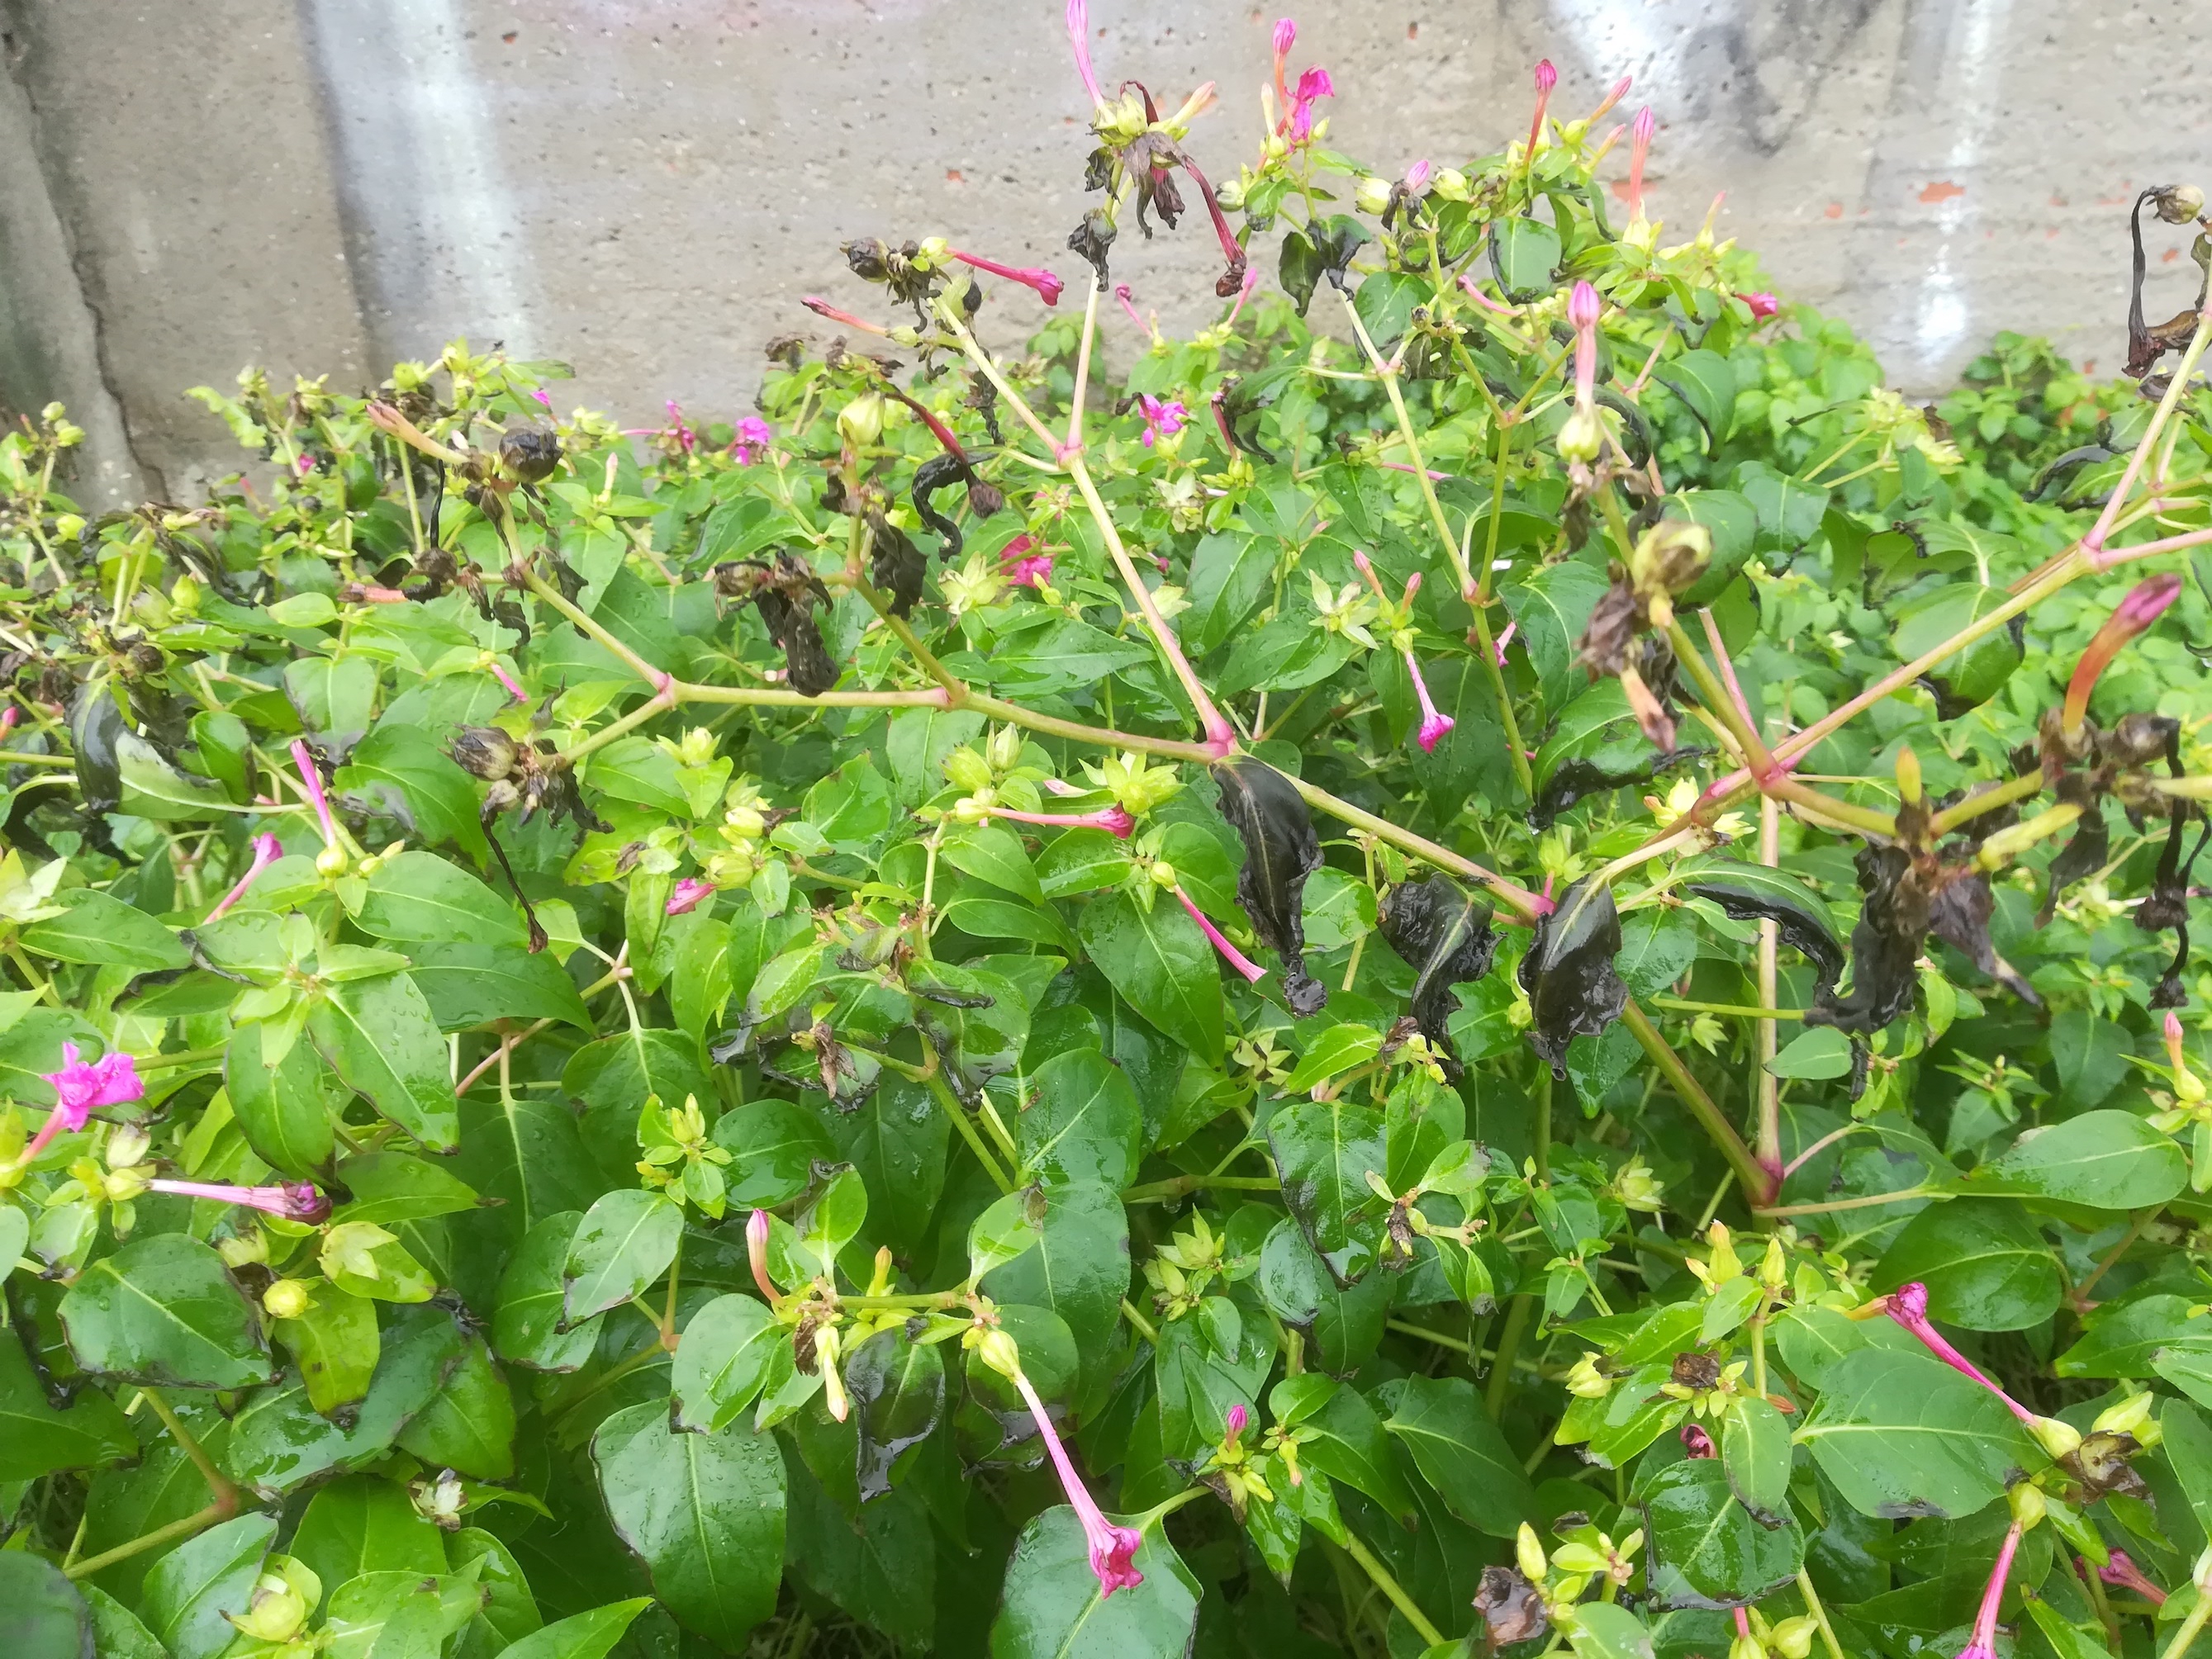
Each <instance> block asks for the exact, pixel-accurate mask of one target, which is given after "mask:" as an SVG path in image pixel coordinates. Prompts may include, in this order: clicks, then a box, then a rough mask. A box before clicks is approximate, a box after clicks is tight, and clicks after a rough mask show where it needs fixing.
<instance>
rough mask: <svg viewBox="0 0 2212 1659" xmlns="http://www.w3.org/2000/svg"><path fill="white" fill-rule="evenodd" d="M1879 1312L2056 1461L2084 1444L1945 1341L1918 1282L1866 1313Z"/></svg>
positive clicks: (2072, 1431)
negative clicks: (1993, 1401)
mask: <svg viewBox="0 0 2212 1659" xmlns="http://www.w3.org/2000/svg"><path fill="white" fill-rule="evenodd" d="M1873 1310H1881V1311H1883V1312H1886V1313H1887V1314H1888V1315H1889V1316H1890V1318H1892V1319H1893V1320H1894V1321H1895V1322H1897V1323H1898V1324H1899V1325H1902V1326H1903V1327H1904V1328H1905V1329H1906V1330H1908V1331H1911V1333H1912V1334H1913V1335H1915V1336H1917V1337H1918V1338H1919V1339H1920V1340H1921V1343H1922V1345H1923V1346H1925V1347H1926V1348H1927V1350H1928V1352H1930V1353H1932V1354H1934V1355H1935V1356H1936V1358H1938V1359H1940V1360H1942V1362H1943V1363H1944V1364H1947V1365H1948V1366H1949V1367H1950V1368H1951V1369H1952V1370H1954V1371H1957V1372H1958V1373H1959V1374H1960V1376H1970V1377H1972V1378H1973V1380H1974V1381H1975V1382H1977V1383H1980V1384H1981V1385H1982V1386H1983V1387H1984V1388H1985V1389H1988V1390H1989V1391H1990V1393H1991V1394H1993V1395H1996V1397H1997V1398H1998V1399H1999V1400H2001V1401H2003V1402H2004V1407H2005V1409H2006V1410H2007V1411H2008V1412H2010V1413H2012V1414H2013V1415H2014V1416H2015V1418H2017V1419H2019V1420H2020V1423H2021V1426H2022V1427H2023V1428H2025V1429H2027V1431H2028V1432H2029V1433H2030V1434H2032V1435H2033V1436H2034V1437H2036V1439H2037V1441H2038V1442H2039V1443H2041V1445H2042V1447H2043V1449H2045V1451H2047V1452H2049V1453H2050V1454H2051V1455H2052V1456H2053V1457H2063V1456H2065V1455H2067V1454H2068V1453H2069V1452H2070V1451H2072V1450H2073V1449H2075V1447H2077V1446H2079V1445H2080V1444H2081V1433H2080V1431H2077V1430H2076V1429H2075V1427H2074V1426H2073V1425H2071V1424H2069V1423H2063V1422H2061V1421H2059V1419H2057V1418H2055V1417H2038V1416H2037V1415H2036V1414H2035V1413H2033V1412H2032V1411H2030V1410H2028V1408H2027V1407H2025V1406H2023V1405H2021V1403H2020V1401H2017V1400H2015V1399H2014V1398H2013V1397H2012V1396H2011V1395H2008V1394H2007V1393H2006V1392H2005V1391H2004V1390H2003V1389H2001V1388H1999V1387H1998V1386H1997V1385H1996V1382H1995V1381H1993V1380H1992V1379H1991V1378H1990V1376H1987V1375H1986V1374H1985V1373H1984V1371H1983V1370H1982V1369H1981V1368H1980V1367H1979V1366H1978V1365H1977V1364H1974V1362H1973V1361H1972V1360H1971V1359H1969V1358H1966V1355H1964V1354H1962V1353H1960V1352H1959V1351H1958V1350H1957V1349H1956V1348H1954V1347H1953V1346H1951V1345H1950V1343H1948V1341H1946V1340H1944V1339H1943V1336H1942V1333H1941V1332H1939V1331H1938V1330H1936V1328H1935V1326H1933V1325H1932V1324H1930V1323H1929V1320H1928V1287H1927V1285H1923V1284H1921V1283H1920V1282H1919V1281H1918V1280H1917V1279H1916V1280H1915V1281H1914V1282H1913V1283H1911V1284H1910V1285H1899V1286H1898V1287H1897V1288H1896V1289H1895V1290H1893V1291H1891V1292H1890V1293H1889V1294H1888V1295H1887V1296H1886V1297H1882V1298H1881V1301H1879V1302H1877V1303H1874V1304H1869V1309H1868V1310H1866V1311H1869V1312H1871V1311H1873Z"/></svg>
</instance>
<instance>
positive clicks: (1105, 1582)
mask: <svg viewBox="0 0 2212 1659" xmlns="http://www.w3.org/2000/svg"><path fill="white" fill-rule="evenodd" d="M1079 3H1080V0H1073V3H1072V5H1071V9H1073V4H1079ZM1013 1383H1014V1386H1015V1387H1016V1388H1017V1389H1020V1390H1021V1394H1022V1400H1023V1402H1024V1404H1026V1405H1027V1406H1028V1407H1029V1408H1030V1416H1031V1417H1033V1418H1035V1419H1036V1425H1037V1432H1038V1434H1040V1435H1042V1437H1044V1449H1045V1450H1046V1451H1048V1453H1050V1454H1051V1455H1052V1466H1053V1468H1054V1469H1056V1470H1058V1471H1059V1474H1060V1490H1061V1491H1062V1492H1066V1494H1067V1503H1068V1507H1069V1508H1071V1509H1073V1510H1074V1511H1075V1518H1076V1519H1077V1520H1079V1521H1080V1522H1082V1523H1083V1535H1084V1536H1085V1538H1086V1539H1088V1540H1090V1541H1091V1571H1092V1572H1093V1573H1095V1574H1097V1578H1098V1594H1099V1595H1100V1596H1101V1598H1103V1597H1105V1596H1109V1595H1112V1594H1113V1593H1114V1592H1115V1590H1118V1589H1136V1588H1137V1586H1138V1585H1139V1584H1141V1583H1144V1582H1145V1575H1144V1574H1142V1573H1141V1572H1139V1571H1137V1569H1136V1567H1135V1566H1134V1565H1133V1564H1132V1558H1133V1557H1134V1556H1135V1554H1136V1553H1137V1547H1138V1546H1139V1544H1141V1543H1143V1542H1144V1541H1145V1539H1144V1534H1142V1533H1140V1532H1139V1531H1138V1530H1137V1529H1136V1528H1134V1527H1117V1526H1115V1524H1114V1523H1113V1522H1110V1521H1109V1520H1108V1519H1107V1518H1106V1516H1105V1512H1104V1511H1103V1510H1101V1509H1100V1508H1099V1507H1098V1504H1097V1501H1096V1500H1095V1499H1093V1498H1092V1497H1091V1493H1090V1491H1089V1489H1088V1488H1086V1487H1085V1486H1084V1484H1083V1477H1082V1476H1081V1475H1079V1474H1077V1473H1076V1472H1075V1465H1074V1464H1073V1462H1071V1461H1069V1458H1068V1455H1067V1448H1066V1447H1065V1446H1063V1445H1061V1444H1060V1433H1059V1431H1057V1430H1056V1429H1054V1427H1053V1425H1052V1418H1051V1417H1050V1415H1049V1414H1048V1413H1047V1412H1046V1411H1045V1408H1044V1401H1042V1400H1040V1399H1038V1398H1037V1391H1036V1389H1035V1388H1033V1387H1031V1386H1030V1380H1029V1378H1028V1377H1027V1376H1024V1375H1023V1373H1022V1372H1021V1371H1020V1370H1016V1371H1015V1372H1014V1376H1013Z"/></svg>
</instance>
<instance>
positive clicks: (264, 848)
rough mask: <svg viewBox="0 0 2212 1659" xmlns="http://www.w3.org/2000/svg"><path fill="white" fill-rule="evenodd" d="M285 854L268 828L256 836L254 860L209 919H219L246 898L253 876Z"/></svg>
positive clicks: (213, 910)
mask: <svg viewBox="0 0 2212 1659" xmlns="http://www.w3.org/2000/svg"><path fill="white" fill-rule="evenodd" d="M283 856H284V848H283V846H282V845H280V844H279V843H278V842H277V840H276V836H273V835H271V834H270V833H269V832H268V831H266V830H264V831H263V832H262V833H261V834H260V835H258V836H255V837H254V838H253V862H252V864H250V865H248V866H246V873H245V874H244V875H242V876H240V878H238V884H237V885H236V886H234V887H233V888H232V889H231V890H229V891H228V893H225V894H224V895H223V896H222V900H221V902H218V903H217V904H216V907H215V908H214V909H212V910H210V911H209V912H208V913H207V919H208V921H216V920H218V919H219V918H220V917H221V916H222V914H223V913H224V912H225V911H227V910H228V909H229V908H230V907H231V906H232V905H234V904H235V903H237V902H239V900H240V899H242V898H244V897H245V896H246V889H247V888H249V887H251V886H252V885H253V878H255V877H256V876H258V875H259V874H260V873H261V872H263V871H264V870H266V869H267V868H268V867H269V866H270V865H272V864H274V863H276V860H278V859H280V858H282V857H283Z"/></svg>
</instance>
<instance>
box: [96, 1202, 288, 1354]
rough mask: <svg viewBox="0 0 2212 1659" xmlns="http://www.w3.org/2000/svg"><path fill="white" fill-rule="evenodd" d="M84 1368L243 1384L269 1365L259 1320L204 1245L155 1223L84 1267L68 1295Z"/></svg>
mask: <svg viewBox="0 0 2212 1659" xmlns="http://www.w3.org/2000/svg"><path fill="white" fill-rule="evenodd" d="M61 1320H62V1325H63V1328H64V1329H65V1330H66V1331H67V1332H68V1333H69V1340H70V1349H71V1350H72V1351H73V1352H75V1353H76V1358H77V1363H78V1364H81V1365H82V1366H83V1367H84V1368H85V1369H86V1370H90V1371H100V1372H102V1373H104V1374H106V1375H107V1376H115V1377H120V1378H125V1379H127V1380H129V1381H131V1382H133V1383H153V1384H157V1385H160V1386H164V1387H176V1388H186V1389H243V1388H250V1387H251V1386H252V1385H253V1384H254V1383H263V1382H266V1381H267V1380H268V1379H269V1376H270V1372H271V1369H272V1368H271V1366H270V1363H269V1347H268V1344H267V1343H266V1342H264V1340H262V1334H261V1322H260V1321H259V1320H258V1318H257V1317H256V1316H255V1315H254V1311H253V1309H252V1306H251V1305H250V1304H248V1303H247V1302H246V1297H244V1296H243V1295H241V1294H240V1291H239V1288H238V1286H237V1285H236V1284H235V1283H234V1282H233V1281H232V1279H231V1277H230V1272H229V1270H228V1268H226V1267H224V1266H223V1265H222V1257H221V1256H220V1255H216V1252H215V1251H214V1250H213V1249H211V1248H210V1247H209V1246H208V1245H205V1244H203V1243H200V1242H199V1241H198V1240H197V1239H196V1238H188V1237H185V1236H184V1235H183V1234H181V1233H159V1234H156V1235H155V1236H154V1237H150V1238H142V1239H138V1240H137V1241H135V1242H133V1243H129V1244H126V1245H125V1246H124V1247H123V1248H122V1249H119V1250H118V1251H117V1252H116V1253H115V1254H114V1255H111V1256H106V1257H104V1258H102V1259H101V1260H100V1261H95V1262H94V1263H93V1264H92V1266H91V1267H88V1268H86V1269H85V1271H84V1273H83V1274H82V1277H80V1278H79V1279H77V1281H76V1284H75V1285H71V1286H70V1291H69V1294H68V1295H67V1296H65V1297H63V1298H62V1304H61Z"/></svg>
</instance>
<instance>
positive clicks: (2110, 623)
mask: <svg viewBox="0 0 2212 1659" xmlns="http://www.w3.org/2000/svg"><path fill="white" fill-rule="evenodd" d="M2180 597H2181V578H2180V577H2179V575H2178V574H2175V573H2173V572H2172V571H2167V572H2166V573H2165V574H2161V575H2157V576H2151V577H2148V578H2146V579H2145V580H2142V581H2140V582H2137V583H2136V586H2134V588H2133V589H2132V590H2130V592H2129V594H2128V596H2127V598H2125V599H2122V600H2121V601H2120V602H2119V604H2118V606H2116V607H2115V608H2114V609H2113V611H2112V615H2111V616H2109V617H2106V619H2105V625H2104V626H2103V627H2102V628H2100V629H2098V630H2097V633H2096V637H2095V638H2093V639H2092V640H2091V641H2089V645H2088V648H2087V650H2085V651H2083V652H2082V653H2081V660H2080V661H2079V662H2077V663H2076V664H2075V665H2074V678H2072V679H2071V680H2069V682H2067V685H2066V706H2065V708H2064V709H2063V712H2062V714H2061V716H2060V724H2061V726H2062V727H2063V731H2064V733H2065V736H2066V738H2067V740H2068V741H2069V742H2072V741H2073V740H2074V739H2075V738H2077V737H2079V736H2080V734H2081V722H2082V720H2084V719H2085V718H2086V717H2087V714H2088V712H2089V694H2090V692H2091V691H2093V690H2095V688H2096V684H2097V677H2098V676H2099V675H2100V674H2102V673H2103V672H2104V671H2105V670H2106V668H2107V667H2108V666H2110V665H2111V664H2112V659H2113V658H2115V657H2117V656H2118V655H2119V654H2120V651H2121V648H2122V647H2124V646H2125V645H2126V644H2127V643H2128V641H2130V640H2132V639H2134V638H2135V637H2136V635H2138V634H2140V633H2142V631H2143V630H2144V629H2147V628H2148V627H2149V626H2150V625H2151V624H2152V623H2154V622H2156V621H2157V620H2158V619H2159V618H2160V617H2161V616H2163V615H2164V614H2165V613H2166V607H2167V606H2168V605H2172V603H2173V602H2174V601H2175V600H2176V599H2179V598H2180Z"/></svg>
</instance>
